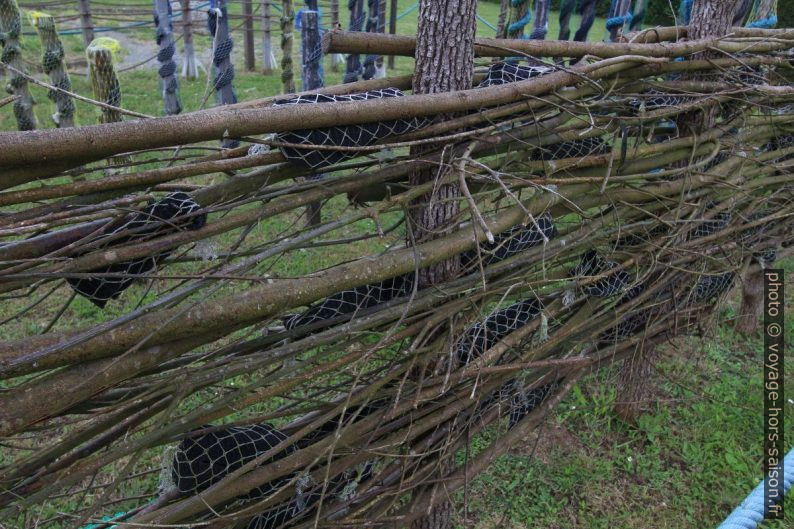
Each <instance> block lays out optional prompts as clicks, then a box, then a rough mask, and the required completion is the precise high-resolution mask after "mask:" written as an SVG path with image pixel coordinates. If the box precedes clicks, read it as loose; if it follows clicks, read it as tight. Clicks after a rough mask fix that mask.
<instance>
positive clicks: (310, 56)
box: [301, 0, 325, 226]
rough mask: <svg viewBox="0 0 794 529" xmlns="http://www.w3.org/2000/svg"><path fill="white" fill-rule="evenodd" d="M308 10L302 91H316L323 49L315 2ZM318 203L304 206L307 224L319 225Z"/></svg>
mask: <svg viewBox="0 0 794 529" xmlns="http://www.w3.org/2000/svg"><path fill="white" fill-rule="evenodd" d="M306 4H307V6H308V8H309V9H307V10H304V11H303V12H301V41H302V46H301V48H302V52H301V55H302V59H303V74H302V78H303V90H316V89H318V88H322V87H323V86H324V85H325V83H324V82H323V76H322V67H321V66H322V60H323V47H322V42H321V38H320V16H319V15H320V14H319V12H318V11H317V0H308V1H307V2H306ZM310 178H311V179H321V178H322V175H315V176H312V177H310ZM321 207H322V205H321V203H320V202H313V203H311V204H309V205H308V206H306V217H307V224H308V225H309V226H319V225H320V222H321V220H320V209H321Z"/></svg>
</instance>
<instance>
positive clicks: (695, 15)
mask: <svg viewBox="0 0 794 529" xmlns="http://www.w3.org/2000/svg"><path fill="white" fill-rule="evenodd" d="M738 3H739V0H695V2H694V3H693V5H692V16H691V18H690V20H689V32H688V37H689V39H691V40H695V39H704V38H708V37H718V36H722V35H725V34H727V33H728V32H729V31H730V28H731V25H732V22H733V15H734V13H735V11H736V7H737V5H738ZM717 55H719V52H713V51H706V52H702V53H698V54H696V56H695V57H693V58H695V59H703V58H712V57H715V56H717ZM698 77H699V76H698V74H694V75H692V76H691V78H693V79H697V78H698ZM719 110H720V109H719V107H718V106H710V107H708V108H706V109H704V110H698V111H695V112H691V113H687V114H683V115H682V116H681V117H680V118H679V120H678V127H679V128H680V129H681V131H682V133H683V134H689V135H692V134H698V133H700V132H703V131H706V130H708V129H710V128H712V127H713V126H714V125H715V124H716V122H717V116H718V114H719ZM681 163H682V167H683V166H685V165H687V164H689V161H688V160H685V161H683V162H681ZM656 356H657V355H656V348H655V347H653V346H652V345H649V344H640V346H639V347H638V349H637V352H636V354H634V355H633V356H631V357H629V358H627V359H626V360H624V361H623V365H622V366H621V370H620V379H619V381H618V394H617V402H616V404H615V413H617V414H618V415H619V416H620V417H621V418H623V419H624V420H625V421H627V422H630V423H633V422H635V421H636V420H637V417H638V416H639V414H640V412H641V411H642V403H643V402H644V401H645V400H647V398H648V396H649V393H650V391H649V390H650V387H651V383H650V381H649V378H648V377H649V376H650V374H651V366H652V364H653V362H654V361H655V359H656Z"/></svg>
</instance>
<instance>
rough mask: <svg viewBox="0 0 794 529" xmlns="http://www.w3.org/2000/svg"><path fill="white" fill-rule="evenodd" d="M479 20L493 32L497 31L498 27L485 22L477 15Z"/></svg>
mask: <svg viewBox="0 0 794 529" xmlns="http://www.w3.org/2000/svg"><path fill="white" fill-rule="evenodd" d="M477 20H479V21H480V22H482V23H483V24H485V25H486V26H488V27H489V28H491V29H492V30H493V31H496V26H494V25H493V24H491V23H490V22H488V21H487V20H485V19H484V18H483V17H482V16H480V14H479V13H477Z"/></svg>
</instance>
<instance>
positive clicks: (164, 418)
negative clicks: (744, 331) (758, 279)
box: [0, 27, 794, 529]
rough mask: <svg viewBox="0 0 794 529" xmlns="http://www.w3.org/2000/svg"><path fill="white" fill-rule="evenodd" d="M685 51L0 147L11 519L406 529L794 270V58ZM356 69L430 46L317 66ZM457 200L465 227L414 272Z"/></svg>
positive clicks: (775, 46) (310, 99)
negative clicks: (428, 196) (226, 145)
mask: <svg viewBox="0 0 794 529" xmlns="http://www.w3.org/2000/svg"><path fill="white" fill-rule="evenodd" d="M686 33H687V28H685V27H677V28H656V29H654V30H650V31H645V32H642V33H638V34H634V35H630V36H629V39H628V41H625V42H621V43H585V42H554V41H549V42H545V41H529V40H499V41H493V40H488V39H482V40H478V41H477V45H476V52H477V54H478V55H479V56H480V57H485V58H487V59H485V60H483V61H482V63H481V65H480V66H479V67H478V68H477V70H476V74H475V79H474V80H473V84H472V88H471V89H469V90H464V91H461V92H456V93H440V94H432V95H407V94H404V93H403V91H407V90H408V88H409V87H410V78H408V77H397V78H385V79H375V80H369V81H359V82H355V83H350V84H346V85H341V86H331V87H327V88H324V89H321V90H319V91H317V92H314V93H301V94H298V95H295V96H286V97H281V98H270V99H262V100H256V101H249V102H244V103H236V104H231V105H227V106H224V107H218V108H214V109H210V110H204V111H200V112H193V113H185V114H182V115H178V116H168V117H164V118H157V119H136V120H130V121H124V122H118V123H106V124H102V125H95V126H89V127H81V128H70V129H66V128H64V129H56V130H40V131H28V132H24V133H22V132H19V133H12V132H4V133H0V145H3V149H2V150H0V170H1V171H2V173H3V178H2V180H0V184H1V185H2V191H0V206H2V208H3V210H2V211H3V212H2V215H0V237H3V241H4V242H3V243H2V245H0V293H1V294H0V295H2V297H3V303H4V304H6V305H7V306H10V307H14V310H13V311H12V312H10V313H6V314H5V320H4V321H3V322H2V324H3V327H4V328H5V329H6V330H7V334H6V333H3V334H6V336H11V335H13V336H11V337H10V338H8V339H4V340H3V341H2V342H0V380H1V381H2V382H1V383H2V386H0V436H2V438H3V443H2V447H0V454H1V455H0V468H1V469H2V472H0V475H2V477H1V478H0V483H1V486H0V518H1V519H4V520H8V521H10V523H11V525H12V526H14V527H27V526H33V525H35V526H36V527H82V526H84V525H85V524H88V523H94V524H96V525H94V526H92V527H95V528H96V527H110V526H112V525H113V524H116V523H121V524H122V525H119V527H127V526H128V525H123V524H132V525H131V526H134V527H137V526H140V527H158V526H169V527H173V526H174V524H181V525H178V526H180V527H192V526H196V527H199V526H200V527H212V528H220V527H246V528H250V529H254V528H257V529H264V528H275V527H295V528H304V527H316V526H323V527H325V526H331V525H333V526H338V525H356V524H358V526H363V525H366V524H367V523H370V522H371V523H373V524H374V523H377V524H378V525H379V526H380V525H390V524H392V525H394V526H406V525H408V524H410V522H411V520H413V519H415V518H417V517H419V516H421V515H423V514H424V513H426V512H427V511H428V509H429V508H430V507H431V506H432V505H434V504H437V503H438V502H440V501H444V500H446V499H447V498H448V497H449V495H451V494H454V493H455V491H458V490H461V489H463V488H464V487H465V486H466V484H467V483H468V481H469V480H470V479H471V478H472V477H473V476H476V475H477V473H478V472H480V471H482V470H483V469H484V468H486V467H487V465H488V464H489V463H490V462H491V461H493V460H494V459H495V458H496V457H498V456H499V455H500V454H503V453H504V452H505V451H506V450H508V449H509V447H510V446H511V444H512V443H514V442H515V441H516V440H518V439H521V438H522V437H524V436H526V435H527V434H528V432H530V431H532V429H533V428H535V427H536V426H537V425H538V424H539V423H540V422H541V421H542V420H543V419H544V417H545V416H547V414H548V413H549V411H550V410H551V409H552V408H553V407H554V406H555V405H556V404H557V403H558V402H559V401H560V400H561V399H562V398H563V397H564V395H565V394H566V392H567V391H569V390H570V388H571V387H572V385H573V384H575V383H577V381H579V380H580V379H581V377H582V376H583V375H584V374H585V373H588V372H591V371H593V370H596V369H599V368H601V367H603V366H607V365H612V364H613V363H616V362H627V363H631V362H632V361H635V360H637V359H638V358H639V359H641V358H642V355H643V352H644V351H648V350H650V349H652V348H653V346H654V345H655V344H658V343H661V342H664V341H667V340H670V339H671V338H673V337H675V336H678V335H682V334H691V333H697V332H700V330H701V329H702V328H703V327H704V326H705V325H706V323H707V322H708V320H709V317H710V315H712V314H713V313H714V309H715V307H716V306H717V305H718V303H719V302H720V300H721V299H722V298H724V296H725V295H726V293H727V292H728V291H729V290H730V289H731V288H732V287H734V286H737V285H739V284H740V283H742V281H744V279H743V278H747V277H749V276H751V275H752V274H753V273H757V271H758V270H759V269H760V267H763V266H769V265H770V264H771V263H773V262H774V261H775V260H776V259H781V258H783V257H785V256H789V255H791V253H792V251H794V249H793V248H792V234H793V233H794V229H792V228H793V227H794V222H793V221H794V217H793V213H794V208H792V200H793V199H794V186H793V185H792V184H794V177H792V173H791V164H792V160H794V141H793V140H794V136H793V135H792V125H793V124H794V111H792V108H794V107H792V106H791V103H792V102H793V101H794V90H792V88H791V84H790V83H791V81H790V79H791V73H792V72H791V67H792V63H791V60H792V55H791V51H792V48H793V47H794V30H761V29H738V28H737V29H736V30H735V31H733V32H732V33H731V35H730V36H728V37H725V38H722V39H707V40H687V39H686ZM358 39H363V40H358ZM364 45H366V46H368V48H367V49H368V51H372V50H374V49H375V48H379V49H378V50H377V52H379V53H383V54H385V55H389V54H412V53H413V45H414V44H413V40H412V39H411V38H400V37H389V36H382V37H378V38H374V37H371V36H370V37H366V36H360V35H353V34H345V33H341V32H333V33H331V34H330V35H329V37H328V38H327V39H326V49H327V50H328V51H329V52H339V53H344V52H350V51H351V50H352V51H358V52H363V51H364V50H363V46H364ZM704 51H710V52H719V53H717V54H716V55H717V56H716V57H714V56H713V55H712V56H709V57H705V58H704V57H702V56H701V54H702V52H704ZM518 54H524V55H525V57H524V58H526V57H528V58H529V59H528V61H529V64H528V65H527V64H526V61H523V60H522V62H518V61H517V60H516V55H518ZM490 57H496V58H497V60H492V59H490ZM565 59H571V60H570V61H567V60H565ZM439 115H443V116H444V118H443V119H439V118H437V116H439ZM704 116H706V117H708V119H710V120H711V122H710V125H709V126H708V128H707V129H706V130H705V132H699V133H698V134H692V130H693V128H692V127H691V124H692V123H693V122H695V121H697V120H702V119H703V118H704ZM222 139H224V140H229V139H233V140H237V141H239V142H240V146H238V147H234V148H231V149H223V150H221V149H219V147H218V141H219V140H222ZM412 147H421V152H422V154H421V155H417V154H411V152H414V153H416V152H417V150H416V149H414V150H413V151H411V150H410V148H412ZM119 160H122V162H121V163H120V162H119ZM109 167H111V168H110V169H109ZM421 168H432V169H433V170H434V171H435V174H436V178H435V179H434V181H433V182H430V183H428V184H421V185H409V175H410V174H411V173H412V172H413V171H415V170H417V169H421ZM317 175H322V178H318V177H317ZM447 184H449V185H450V187H454V188H455V189H457V190H459V192H458V193H451V194H449V195H448V196H446V198H445V200H447V201H449V202H450V204H449V207H450V208H454V209H453V210H454V211H456V212H457V218H456V222H455V225H454V227H453V228H452V229H448V230H444V231H443V232H442V233H438V234H437V236H436V237H435V238H434V239H433V240H431V241H429V242H424V243H422V244H418V245H412V244H410V242H411V241H412V237H413V232H412V229H411V226H410V224H408V225H406V223H405V218H406V211H408V209H409V208H410V207H411V204H412V201H413V200H414V199H415V198H416V197H417V196H420V195H421V194H424V193H427V192H428V191H431V190H432V189H433V187H434V186H442V185H447ZM317 202H323V203H324V206H323V212H324V215H323V218H322V219H321V221H320V222H319V223H317V224H313V225H309V226H307V223H306V221H305V220H306V219H305V207H306V206H308V205H310V204H314V203H317ZM329 256H330V257H329ZM450 260H452V261H454V262H455V263H456V265H455V266H457V269H458V274H457V276H456V277H455V278H453V279H452V280H450V281H447V282H445V283H443V284H438V285H435V286H434V287H432V288H420V283H419V281H418V280H417V278H418V277H420V276H421V275H422V273H423V271H424V270H426V269H427V267H430V266H432V265H434V264H436V263H439V262H442V261H450ZM76 298H79V299H76ZM76 306H79V307H81V309H80V310H83V311H88V312H90V313H92V314H94V315H95V318H96V320H97V321H96V323H93V324H87V325H85V326H82V327H77V328H70V327H67V326H66V325H65V324H64V323H63V322H62V320H63V318H64V314H67V315H68V314H69V313H70V311H73V310H76V309H75V307H76ZM91 311H93V312H91ZM31 329H34V331H31ZM484 432H488V435H487V436H481V437H482V439H483V442H482V443H480V444H479V445H478V449H477V450H470V445H469V443H470V441H471V440H472V439H474V438H476V437H478V436H480V435H481V434H483V433H484ZM462 454H465V457H464V456H463V455H462ZM456 456H458V457H456ZM135 524H140V525H135Z"/></svg>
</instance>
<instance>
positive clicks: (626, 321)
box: [599, 276, 658, 345]
mask: <svg viewBox="0 0 794 529" xmlns="http://www.w3.org/2000/svg"><path fill="white" fill-rule="evenodd" d="M655 279H658V276H654V277H653V278H652V279H646V280H645V281H640V282H639V283H636V284H635V285H632V286H631V287H629V288H628V289H627V290H626V291H625V292H624V293H623V295H622V296H621V297H620V299H619V300H618V302H617V304H616V305H617V306H618V307H619V306H621V305H625V304H626V303H629V302H630V301H631V300H633V299H635V298H636V297H637V296H639V295H640V294H642V293H643V292H645V290H646V289H647V288H648V285H649V284H650V283H652V282H653V281H654V280H655ZM650 317H651V309H647V308H641V309H639V310H638V309H633V310H632V312H630V313H628V314H626V315H624V316H623V317H622V318H621V320H620V322H619V323H618V324H617V325H615V326H614V327H611V328H609V329H607V330H606V331H604V332H603V333H601V335H600V336H599V344H600V345H609V344H614V343H617V342H619V341H620V340H623V339H625V338H628V337H629V336H632V335H633V334H635V333H636V332H638V331H640V330H642V329H643V328H644V327H645V325H646V323H647V322H648V319H649V318H650Z"/></svg>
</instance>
